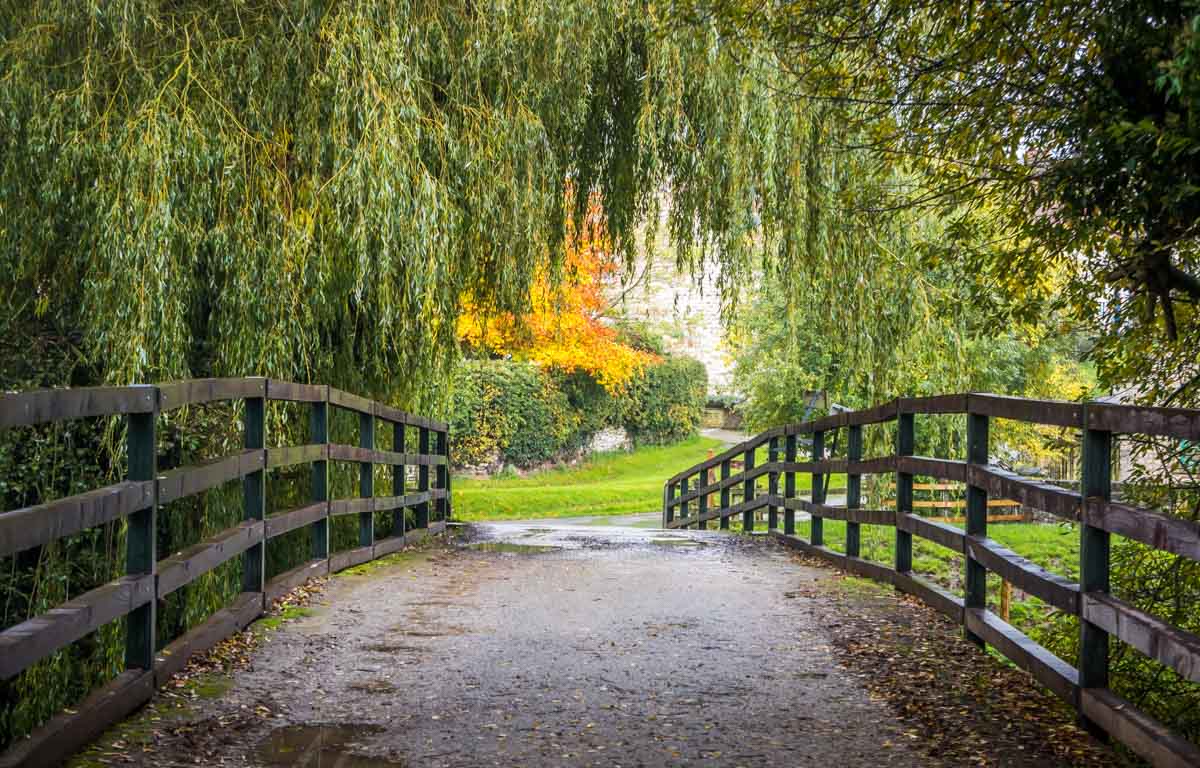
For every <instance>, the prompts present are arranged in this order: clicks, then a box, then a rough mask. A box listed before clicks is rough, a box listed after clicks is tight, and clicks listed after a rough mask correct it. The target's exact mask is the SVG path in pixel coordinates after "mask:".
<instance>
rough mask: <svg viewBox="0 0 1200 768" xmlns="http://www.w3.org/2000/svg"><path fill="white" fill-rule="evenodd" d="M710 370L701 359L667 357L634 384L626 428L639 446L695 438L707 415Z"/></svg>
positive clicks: (648, 369) (651, 367)
mask: <svg viewBox="0 0 1200 768" xmlns="http://www.w3.org/2000/svg"><path fill="white" fill-rule="evenodd" d="M707 391H708V373H707V372H706V371H705V369H704V365H703V364H702V363H701V362H700V361H699V360H694V359H692V358H690V357H667V358H664V359H663V361H662V362H661V363H658V364H657V365H652V366H650V367H649V368H647V369H646V371H645V372H644V373H643V374H642V376H641V377H640V378H638V379H637V380H635V382H634V384H633V385H632V386H631V393H630V395H631V398H632V400H633V401H634V402H633V404H632V405H631V407H630V408H629V410H628V412H627V415H626V418H625V428H626V429H627V430H628V431H629V435H630V437H632V438H633V441H634V443H635V444H637V445H662V444H665V443H673V442H677V441H679V440H684V439H686V438H689V437H692V436H693V435H695V434H696V431H697V429H699V427H700V420H701V418H702V417H703V416H704V403H705V396H706V393H707Z"/></svg>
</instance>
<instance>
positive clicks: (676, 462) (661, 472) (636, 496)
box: [454, 437, 846, 520]
mask: <svg viewBox="0 0 1200 768" xmlns="http://www.w3.org/2000/svg"><path fill="white" fill-rule="evenodd" d="M724 449H725V446H724V445H723V444H722V443H721V442H720V441H718V440H712V439H709V438H705V437H697V438H694V439H692V440H687V441H684V442H682V443H676V444H675V445H665V446H652V447H647V448H639V449H637V450H636V451H632V452H624V451H615V452H612V453H602V454H596V455H594V456H592V457H590V458H588V459H587V460H585V461H583V462H581V463H579V464H577V465H576V466H573V467H559V468H555V469H548V470H544V471H540V472H532V473H530V474H528V475H525V476H524V477H495V478H489V479H477V480H476V479H461V480H458V479H456V480H455V484H454V517H455V518H457V519H459V520H522V519H532V518H544V517H583V516H589V515H596V516H601V515H604V516H607V515H631V514H637V513H639V512H659V511H661V510H662V489H663V483H664V482H666V480H667V478H668V477H671V476H672V475H674V474H675V473H677V472H679V471H680V470H683V469H686V468H688V467H690V466H692V465H693V464H696V463H698V462H701V461H703V460H704V459H705V458H707V457H708V452H709V451H710V450H711V451H712V452H713V453H720V452H721V451H722V450H724ZM761 460H762V461H765V460H766V458H765V456H764V457H763V458H762V459H761ZM717 475H718V473H717V471H715V470H714V471H713V479H714V480H716V478H717ZM810 482H811V480H810V477H809V475H807V474H802V475H797V476H796V487H797V489H798V491H799V492H807V491H808V490H809V486H810ZM845 485H846V480H845V476H844V475H834V476H833V477H832V478H831V480H830V492H835V491H838V490H839V489H843V488H845ZM758 487H759V492H760V493H763V492H765V489H766V487H767V481H766V479H765V478H763V479H761V480H760V481H759V484H758Z"/></svg>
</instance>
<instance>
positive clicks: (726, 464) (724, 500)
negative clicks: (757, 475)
mask: <svg viewBox="0 0 1200 768" xmlns="http://www.w3.org/2000/svg"><path fill="white" fill-rule="evenodd" d="M732 474H733V459H725V460H724V461H722V462H721V480H722V481H725V480H728V479H729V477H730V475H732ZM730 495H731V489H730V488H729V486H728V485H723V486H722V488H721V522H720V523H719V524H718V525H719V526H720V528H721V530H723V531H728V530H729V515H727V514H725V513H726V512H728V511H729V497H730Z"/></svg>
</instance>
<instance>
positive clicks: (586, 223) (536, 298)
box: [458, 199, 659, 394]
mask: <svg viewBox="0 0 1200 768" xmlns="http://www.w3.org/2000/svg"><path fill="white" fill-rule="evenodd" d="M567 210H571V207H570V206H567ZM565 242H566V243H567V245H566V253H565V254H564V255H563V263H562V272H561V274H560V275H558V276H557V279H555V276H554V275H552V273H551V272H550V271H549V269H548V268H543V269H542V270H541V271H540V272H539V273H538V274H537V275H536V276H535V278H534V281H533V285H532V286H531V288H530V291H529V311H528V312H527V313H525V314H523V315H515V314H512V313H498V314H490V315H485V314H483V313H481V312H480V311H479V309H478V308H477V307H476V306H474V305H472V304H470V303H467V304H466V305H465V306H464V311H463V314H462V315H461V316H460V317H459V320H458V335H459V338H461V339H462V340H463V341H465V342H466V343H467V344H468V345H470V346H471V347H474V348H475V349H477V350H480V351H481V352H486V353H490V354H494V355H511V356H512V357H513V358H515V359H518V360H529V361H532V362H534V363H537V364H538V365H540V366H542V367H544V368H548V369H555V370H558V371H561V372H563V373H577V372H578V373H586V374H588V375H589V376H591V377H592V378H593V379H595V380H596V382H597V383H599V384H600V386H602V387H604V389H605V390H607V391H608V392H609V393H612V394H617V393H620V392H622V391H623V390H624V389H625V387H626V385H627V384H628V383H629V381H630V380H631V379H632V378H633V377H634V375H635V374H637V373H638V372H639V371H640V370H641V369H642V368H644V367H645V366H646V365H648V364H650V363H654V362H657V361H658V359H659V358H658V356H657V355H654V354H652V353H650V352H645V351H643V350H640V349H634V348H633V347H631V346H629V345H628V344H623V343H621V342H620V341H619V340H618V338H617V333H616V331H615V330H613V329H612V328H611V327H609V326H608V325H606V324H605V323H604V321H603V317H604V312H605V310H606V309H607V308H608V302H607V301H606V300H605V298H604V283H605V281H606V280H608V279H609V278H611V277H613V276H614V275H615V274H616V272H617V270H618V269H620V265H619V263H618V261H617V259H616V257H615V255H614V254H613V250H612V247H611V241H610V239H609V237H608V231H607V228H606V227H605V220H604V211H603V208H602V207H601V206H600V205H599V203H598V202H597V201H596V200H595V199H592V200H591V201H589V205H588V210H587V214H586V216H585V217H584V220H583V225H582V227H580V228H578V229H577V228H576V227H575V226H574V223H573V221H572V220H571V219H569V218H568V220H567V223H566V237H565Z"/></svg>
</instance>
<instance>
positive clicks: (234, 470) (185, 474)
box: [158, 450, 266, 504]
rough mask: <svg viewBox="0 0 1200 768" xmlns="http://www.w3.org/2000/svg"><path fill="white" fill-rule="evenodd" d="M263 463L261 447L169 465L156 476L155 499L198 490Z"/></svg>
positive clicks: (169, 498) (170, 498)
mask: <svg viewBox="0 0 1200 768" xmlns="http://www.w3.org/2000/svg"><path fill="white" fill-rule="evenodd" d="M265 465H266V455H265V454H264V453H263V451H255V450H248V451H242V452H241V453H238V454H234V455H233V456H226V457H224V458H222V459H215V460H213V461H210V462H208V463H207V464H200V465H198V466H194V467H180V468H179V469H172V470H170V471H168V472H164V473H163V474H161V475H159V477H158V503H159V504H166V503H168V502H172V501H175V500H176V499H182V498H186V497H188V496H193V495H195V494H197V493H202V492H203V491H207V490H209V489H210V488H216V487H217V486H218V485H223V484H224V483H228V482H229V481H230V480H237V479H239V478H242V477H245V476H246V475H248V474H250V473H251V472H257V471H258V470H260V469H262V468H263V467H264V466H265Z"/></svg>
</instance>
